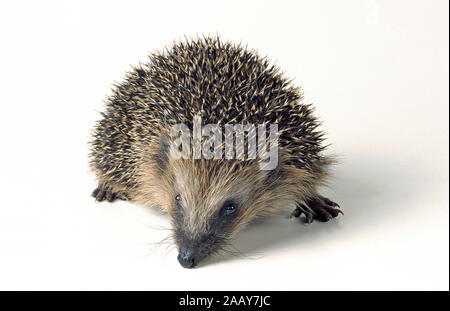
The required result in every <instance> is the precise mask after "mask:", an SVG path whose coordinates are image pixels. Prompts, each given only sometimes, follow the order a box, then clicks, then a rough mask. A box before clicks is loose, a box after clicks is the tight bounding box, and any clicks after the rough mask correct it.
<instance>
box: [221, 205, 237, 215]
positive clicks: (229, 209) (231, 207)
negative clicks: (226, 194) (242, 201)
mask: <svg viewBox="0 0 450 311" xmlns="http://www.w3.org/2000/svg"><path fill="white" fill-rule="evenodd" d="M224 211H225V215H231V214H233V213H234V212H236V206H234V204H232V203H229V204H227V205H225V207H224Z"/></svg>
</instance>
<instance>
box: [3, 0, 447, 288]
mask: <svg viewBox="0 0 450 311" xmlns="http://www.w3.org/2000/svg"><path fill="white" fill-rule="evenodd" d="M448 18H449V16H448V1H447V0H433V1H412V0H408V1H406V0H405V1H400V0H395V1H392V0H386V1H375V0H373V1H363V0H355V1H350V0H340V1H334V0H330V1H290V2H288V1H202V2H200V1H197V2H195V1H179V2H174V1H159V2H155V3H151V2H150V1H142V2H137V1H122V2H118V1H104V2H99V1H95V2H94V1H85V2H76V1H54V2H49V1H8V2H7V1H2V2H1V4H0V32H1V34H0V88H1V98H0V101H1V106H0V107H1V108H0V109H1V110H0V111H1V120H0V135H1V140H0V142H1V153H0V163H1V169H0V189H1V199H0V206H1V207H0V289H16V290H17V289H33V290H34V289H44V290H47V289H73V290H78V289H106V290H109V289H118V290H131V289H159V290H169V289H178V290H186V289H190V290H196V289H228V290H230V289H235V290H239V289H253V290H262V289H266V290H282V289H288V290H319V289H325V290H331V289H342V290H366V289H375V290H381V289H383V290H406V289H414V290H420V289H428V290H431V289H439V290H448V288H449V190H448V187H449V174H448V172H449V167H448V160H449V153H448V147H449V141H448V139H449V119H448V110H449V107H448V101H449V97H448V94H449V88H448V82H449V81H448V76H449V71H448V68H449V64H448V52H449V49H448V48H449V45H448ZM216 33H217V34H220V35H221V37H222V39H224V40H232V41H235V42H239V41H242V42H244V43H247V44H248V46H249V47H250V48H255V49H257V50H258V51H259V53H260V54H261V55H268V56H269V57H270V58H271V59H272V60H273V61H274V62H276V63H277V64H278V65H279V66H280V67H281V68H282V69H283V70H284V71H285V72H286V75H287V76H289V77H291V78H295V79H294V83H295V84H297V85H302V87H303V91H304V93H305V102H307V103H314V104H315V106H316V107H317V111H316V114H317V116H318V117H320V118H321V119H322V120H324V124H323V127H322V128H323V130H325V131H326V132H328V133H329V135H328V137H329V140H328V142H329V143H332V147H331V148H330V149H329V153H333V154H337V155H339V156H340V157H341V159H342V162H341V164H340V165H338V166H336V167H335V169H334V176H335V177H334V179H333V180H332V187H331V188H330V189H325V190H323V193H325V194H326V195H327V196H329V197H330V198H331V199H333V200H335V201H336V202H339V203H340V204H341V206H342V208H343V210H344V212H345V216H343V217H339V218H338V219H336V220H333V221H331V222H329V223H318V222H315V223H313V224H311V225H304V224H302V223H300V222H299V221H298V220H296V219H294V220H289V219H288V217H287V215H288V214H289V210H287V211H286V212H285V213H282V214H280V216H275V217H272V218H266V219H262V220H260V221H257V222H256V223H255V224H254V225H252V226H251V227H249V228H248V230H245V231H244V232H242V233H241V234H239V235H238V237H237V240H236V241H235V243H234V244H233V245H234V247H235V248H236V249H238V250H240V251H241V252H242V255H240V256H238V257H233V256H220V257H215V258H213V259H210V260H207V261H205V262H204V263H202V264H201V265H200V266H199V267H198V268H196V269H193V270H186V269H183V268H182V267H181V266H180V265H179V264H178V262H177V260H176V251H175V250H173V249H172V250H171V251H170V249H171V247H170V245H169V247H168V249H167V250H166V249H165V247H166V246H165V245H162V246H161V247H160V248H159V249H155V247H154V245H151V243H155V242H158V241H160V240H161V239H163V238H164V237H165V236H166V235H167V234H168V233H169V231H167V230H157V229H155V228H156V227H158V228H160V227H165V228H167V227H169V221H168V219H167V217H166V216H165V215H161V214H159V213H158V212H157V211H155V210H154V209H151V208H146V207H142V206H136V205H134V204H131V203H127V202H118V203H114V204H109V203H94V201H93V199H92V198H90V197H89V195H90V193H91V191H92V190H93V189H94V187H95V180H94V176H93V175H92V174H91V173H90V172H89V171H88V168H87V152H88V150H87V141H88V139H89V133H90V130H91V128H92V126H93V124H94V121H95V120H96V119H98V118H99V113H98V112H99V111H101V109H102V107H103V106H102V105H103V103H102V101H103V100H104V99H105V97H106V95H107V94H110V87H111V86H112V84H113V83H114V82H115V81H120V80H121V78H122V77H123V75H124V73H125V71H127V70H129V69H130V65H132V64H137V63H138V62H139V61H145V60H146V57H147V53H148V52H151V51H154V50H155V49H160V48H162V47H164V46H166V45H167V44H170V43H171V42H172V41H173V40H175V39H181V38H183V35H188V36H195V35H197V34H216Z"/></svg>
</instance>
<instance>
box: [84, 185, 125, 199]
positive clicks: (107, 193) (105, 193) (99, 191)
mask: <svg viewBox="0 0 450 311" xmlns="http://www.w3.org/2000/svg"><path fill="white" fill-rule="evenodd" d="M91 196H92V197H94V198H95V201H97V202H101V201H103V200H105V199H106V201H108V202H113V201H114V200H116V199H119V200H124V201H128V200H129V198H128V195H127V194H126V193H125V192H113V191H112V190H111V189H110V188H109V187H106V186H98V187H97V188H96V189H95V190H94V191H93V192H92V194H91Z"/></svg>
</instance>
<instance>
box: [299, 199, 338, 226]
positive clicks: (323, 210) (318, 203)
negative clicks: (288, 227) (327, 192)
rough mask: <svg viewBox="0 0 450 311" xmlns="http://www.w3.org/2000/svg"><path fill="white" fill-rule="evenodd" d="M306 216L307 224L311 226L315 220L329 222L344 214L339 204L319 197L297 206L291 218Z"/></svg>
mask: <svg viewBox="0 0 450 311" xmlns="http://www.w3.org/2000/svg"><path fill="white" fill-rule="evenodd" d="M302 213H303V214H305V222H306V223H308V224H310V223H312V222H313V220H314V219H317V220H320V221H329V220H330V219H332V218H335V217H337V216H338V215H339V214H342V215H344V213H343V212H342V211H341V210H340V209H339V204H337V203H335V202H333V201H331V200H330V199H328V198H325V197H323V196H317V197H314V198H310V199H308V200H307V201H306V202H305V203H302V204H297V207H296V208H295V210H294V211H293V212H292V213H291V217H296V218H298V217H300V216H301V215H302Z"/></svg>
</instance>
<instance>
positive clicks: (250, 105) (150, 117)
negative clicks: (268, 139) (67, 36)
mask: <svg viewBox="0 0 450 311" xmlns="http://www.w3.org/2000/svg"><path fill="white" fill-rule="evenodd" d="M301 99H302V95H301V93H300V90H299V89H298V88H295V87H293V86H291V85H290V82H289V81H288V80H286V79H285V78H284V77H283V76H282V74H280V73H279V70H278V69H277V68H276V67H274V66H270V64H269V61H268V60H267V59H264V58H260V57H258V55H257V54H256V52H254V51H248V50H246V49H245V48H243V47H242V46H239V45H238V46H236V45H233V44H231V43H222V42H221V41H220V40H219V38H209V37H208V38H203V39H197V40H188V41H186V42H182V43H175V44H174V45H173V46H172V47H171V48H170V49H167V50H166V51H164V52H160V53H155V54H152V55H151V56H150V60H149V62H148V63H147V64H144V65H141V66H139V67H138V68H134V69H133V71H132V72H130V73H128V74H127V76H126V77H125V81H124V82H123V83H121V84H118V85H116V87H115V89H114V90H113V95H112V96H110V97H109V98H108V100H107V101H106V111H105V112H103V113H102V119H101V120H99V121H98V122H97V124H96V126H95V128H94V131H93V139H92V141H91V142H90V146H91V153H90V165H91V168H92V170H93V171H94V173H95V174H96V176H97V179H98V182H99V186H98V188H97V189H96V190H95V191H94V192H93V196H94V197H95V198H96V200H97V201H102V200H104V199H106V200H108V201H113V200H114V199H115V198H122V199H128V200H131V201H134V202H137V203H139V204H143V205H147V206H159V207H160V208H161V209H162V210H163V211H165V212H167V213H168V215H169V216H170V218H171V222H172V225H173V231H174V234H173V236H174V240H175V243H176V244H177V246H178V250H179V255H178V260H179V261H180V263H181V265H182V266H183V267H186V268H192V267H194V266H195V265H196V264H197V263H198V262H199V261H200V260H201V259H203V258H205V257H207V256H209V255H211V254H213V253H216V252H218V251H219V250H221V249H223V248H224V247H225V246H226V245H227V244H228V243H229V242H230V240H231V238H232V237H233V236H234V235H235V233H236V232H238V231H239V230H240V229H242V228H244V227H245V226H246V225H247V224H248V223H249V222H251V220H253V219H254V218H255V217H257V216H260V215H267V214H271V213H275V212H278V211H279V210H281V209H283V208H285V207H289V206H291V205H295V206H296V207H295V210H294V212H293V213H292V215H293V216H295V217H299V216H300V215H301V214H304V215H305V217H306V221H307V222H311V221H312V220H313V219H318V220H321V221H327V220H329V219H331V218H333V217H336V216H337V215H338V214H339V213H340V210H338V209H337V204H336V203H334V202H332V201H330V200H329V199H327V198H324V197H322V196H321V195H319V194H318V192H317V190H316V188H317V186H319V185H323V184H324V180H325V178H326V176H327V167H328V166H329V164H330V163H332V161H331V159H330V158H329V157H326V156H324V155H323V154H322V152H323V150H324V149H325V147H324V146H323V145H322V142H323V133H322V132H321V131H319V130H317V127H318V125H319V122H318V121H317V119H316V118H315V117H314V116H313V114H312V113H313V109H312V108H311V106H310V105H306V104H302V103H301ZM199 114H201V115H202V118H203V121H204V123H205V124H206V123H208V124H217V125H219V126H224V125H226V124H277V126H278V149H277V150H278V151H277V152H278V153H277V154H278V165H277V166H276V169H274V170H261V169H260V167H259V164H260V163H259V160H258V159H243V160H238V159H231V160H230V159H222V158H220V159H211V160H208V159H205V158H200V159H191V158H189V159H185V158H184V159H176V158H173V157H171V156H170V152H169V149H170V148H169V146H170V144H171V143H173V137H171V136H170V135H169V132H170V129H171V128H172V126H173V125H175V124H184V125H186V127H187V128H189V130H192V128H193V120H194V117H195V116H197V115H199ZM247 138H248V137H247ZM247 143H248V142H247Z"/></svg>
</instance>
